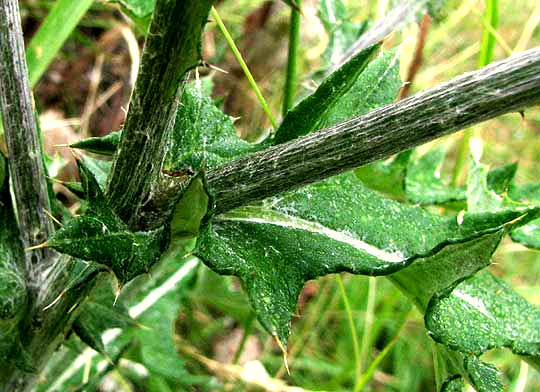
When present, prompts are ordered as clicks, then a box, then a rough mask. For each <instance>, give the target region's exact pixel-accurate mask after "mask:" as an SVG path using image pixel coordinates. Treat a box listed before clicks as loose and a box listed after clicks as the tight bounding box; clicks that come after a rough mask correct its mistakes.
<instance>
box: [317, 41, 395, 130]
mask: <svg viewBox="0 0 540 392" xmlns="http://www.w3.org/2000/svg"><path fill="white" fill-rule="evenodd" d="M399 56H400V51H399V50H396V49H394V50H389V51H387V52H384V53H382V54H381V55H380V56H379V57H377V58H376V59H375V60H373V61H372V62H371V63H369V64H368V66H367V67H366V68H365V70H364V71H363V72H362V73H361V74H360V75H359V76H358V78H357V79H356V81H355V82H354V84H353V85H352V87H351V88H350V89H349V90H348V91H346V92H345V93H344V94H343V96H341V97H340V98H339V100H338V101H337V102H336V104H334V105H331V106H329V107H328V109H327V110H326V112H325V113H324V115H323V116H322V117H321V119H320V123H319V124H318V125H317V128H328V127H331V126H334V125H337V124H339V123H341V122H343V121H346V120H348V119H350V118H352V117H354V116H360V115H362V114H365V113H367V112H369V111H371V110H373V109H376V108H378V107H380V106H384V105H388V104H390V103H392V102H394V100H395V99H396V96H397V94H398V92H399V89H400V88H401V77H400V76H399Z"/></svg>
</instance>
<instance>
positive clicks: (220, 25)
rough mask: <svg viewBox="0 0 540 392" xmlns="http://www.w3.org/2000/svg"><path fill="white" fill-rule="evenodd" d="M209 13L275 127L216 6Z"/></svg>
mask: <svg viewBox="0 0 540 392" xmlns="http://www.w3.org/2000/svg"><path fill="white" fill-rule="evenodd" d="M210 13H211V15H212V18H214V20H215V21H216V23H217V25H218V28H219V30H220V31H221V33H222V34H223V36H224V37H225V41H227V45H229V48H230V49H231V51H232V52H233V55H234V57H235V59H236V61H238V64H239V65H240V67H241V68H242V71H243V72H244V75H246V78H247V80H248V82H249V85H250V87H251V89H252V90H253V92H254V93H255V95H256V96H257V100H258V101H259V104H260V105H261V107H262V108H263V110H264V113H265V114H266V116H267V117H268V120H269V121H270V124H272V127H273V128H274V129H277V128H278V125H277V122H276V119H275V117H274V115H273V114H272V111H271V110H270V107H269V106H268V104H267V103H266V100H265V99H264V96H263V94H262V92H261V89H260V88H259V86H258V85H257V82H255V79H254V78H253V75H252V74H251V71H250V70H249V67H248V66H247V64H246V62H245V61H244V58H243V57H242V53H240V50H239V49H238V47H237V46H236V44H235V43H234V40H233V38H232V37H231V34H230V33H229V31H228V30H227V27H226V26H225V24H224V23H223V20H221V17H220V16H219V13H218V12H217V10H216V8H215V7H212V9H211V11H210Z"/></svg>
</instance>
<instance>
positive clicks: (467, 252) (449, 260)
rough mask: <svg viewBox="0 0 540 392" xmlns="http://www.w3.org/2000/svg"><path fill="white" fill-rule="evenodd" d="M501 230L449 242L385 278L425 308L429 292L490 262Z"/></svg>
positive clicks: (444, 287)
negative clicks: (468, 239)
mask: <svg viewBox="0 0 540 392" xmlns="http://www.w3.org/2000/svg"><path fill="white" fill-rule="evenodd" d="M503 234H504V232H503V231H499V232H495V233H493V234H489V235H485V236H482V237H480V238H476V239H472V240H470V241H468V242H465V243H458V244H453V245H449V246H447V247H445V248H444V249H442V250H441V251H440V252H438V253H436V254H434V255H433V256H430V257H425V258H422V259H419V260H417V261H415V262H414V263H413V264H412V265H410V266H409V267H408V268H405V269H403V270H401V271H398V272H396V273H394V274H392V275H390V276H389V279H390V280H391V281H392V282H393V283H394V284H395V285H396V286H397V287H398V288H399V289H400V290H401V291H402V292H403V293H405V294H406V295H407V297H409V298H410V299H411V300H412V301H413V302H414V303H415V304H416V306H417V307H418V308H419V309H420V310H421V311H425V309H426V308H427V305H428V303H429V301H430V299H431V298H432V296H433V295H434V294H436V293H438V292H440V291H441V290H445V289H446V288H447V287H449V286H451V285H452V284H453V283H455V282H457V281H459V280H462V279H464V278H466V277H468V276H471V275H473V274H474V273H475V272H477V271H478V270H480V269H482V268H484V267H487V266H488V265H489V264H490V263H491V257H492V255H493V253H494V252H495V250H496V249H497V246H498V245H499V243H500V241H501V238H502V236H503Z"/></svg>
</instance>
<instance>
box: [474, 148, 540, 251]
mask: <svg viewBox="0 0 540 392" xmlns="http://www.w3.org/2000/svg"><path fill="white" fill-rule="evenodd" d="M470 166H471V169H470V172H469V179H468V185H467V204H468V209H469V210H471V211H486V210H490V211H494V210H500V209H504V208H509V207H511V208H516V209H519V208H521V209H522V210H526V209H531V208H535V207H536V206H539V205H540V186H538V185H534V184H530V185H524V186H520V185H516V184H514V182H513V177H514V175H515V172H516V169H517V166H516V165H515V164H512V165H507V166H503V167H502V168H499V169H495V170H493V171H488V167H487V166H486V165H483V164H481V163H480V162H479V161H478V159H473V160H472V162H471V164H470ZM510 236H511V238H512V240H513V241H516V242H519V243H521V244H523V245H525V246H528V247H531V248H535V249H540V219H533V220H531V219H529V222H528V223H527V224H522V225H519V226H516V227H513V228H512V229H511V230H510Z"/></svg>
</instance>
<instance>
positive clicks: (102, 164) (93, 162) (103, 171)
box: [79, 155, 112, 189]
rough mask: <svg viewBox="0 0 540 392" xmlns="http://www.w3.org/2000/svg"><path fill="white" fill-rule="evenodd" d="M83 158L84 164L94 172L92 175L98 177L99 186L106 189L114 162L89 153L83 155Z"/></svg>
mask: <svg viewBox="0 0 540 392" xmlns="http://www.w3.org/2000/svg"><path fill="white" fill-rule="evenodd" d="M81 160H82V162H83V163H84V166H85V167H86V168H88V170H89V171H90V172H91V173H92V176H93V177H94V178H95V179H96V181H97V183H98V184H99V187H100V188H101V189H105V185H106V183H107V177H108V176H109V173H110V171H111V166H112V162H110V161H104V160H101V159H96V158H92V157H89V156H88V155H83V156H82V158H81ZM79 170H80V168H79Z"/></svg>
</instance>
